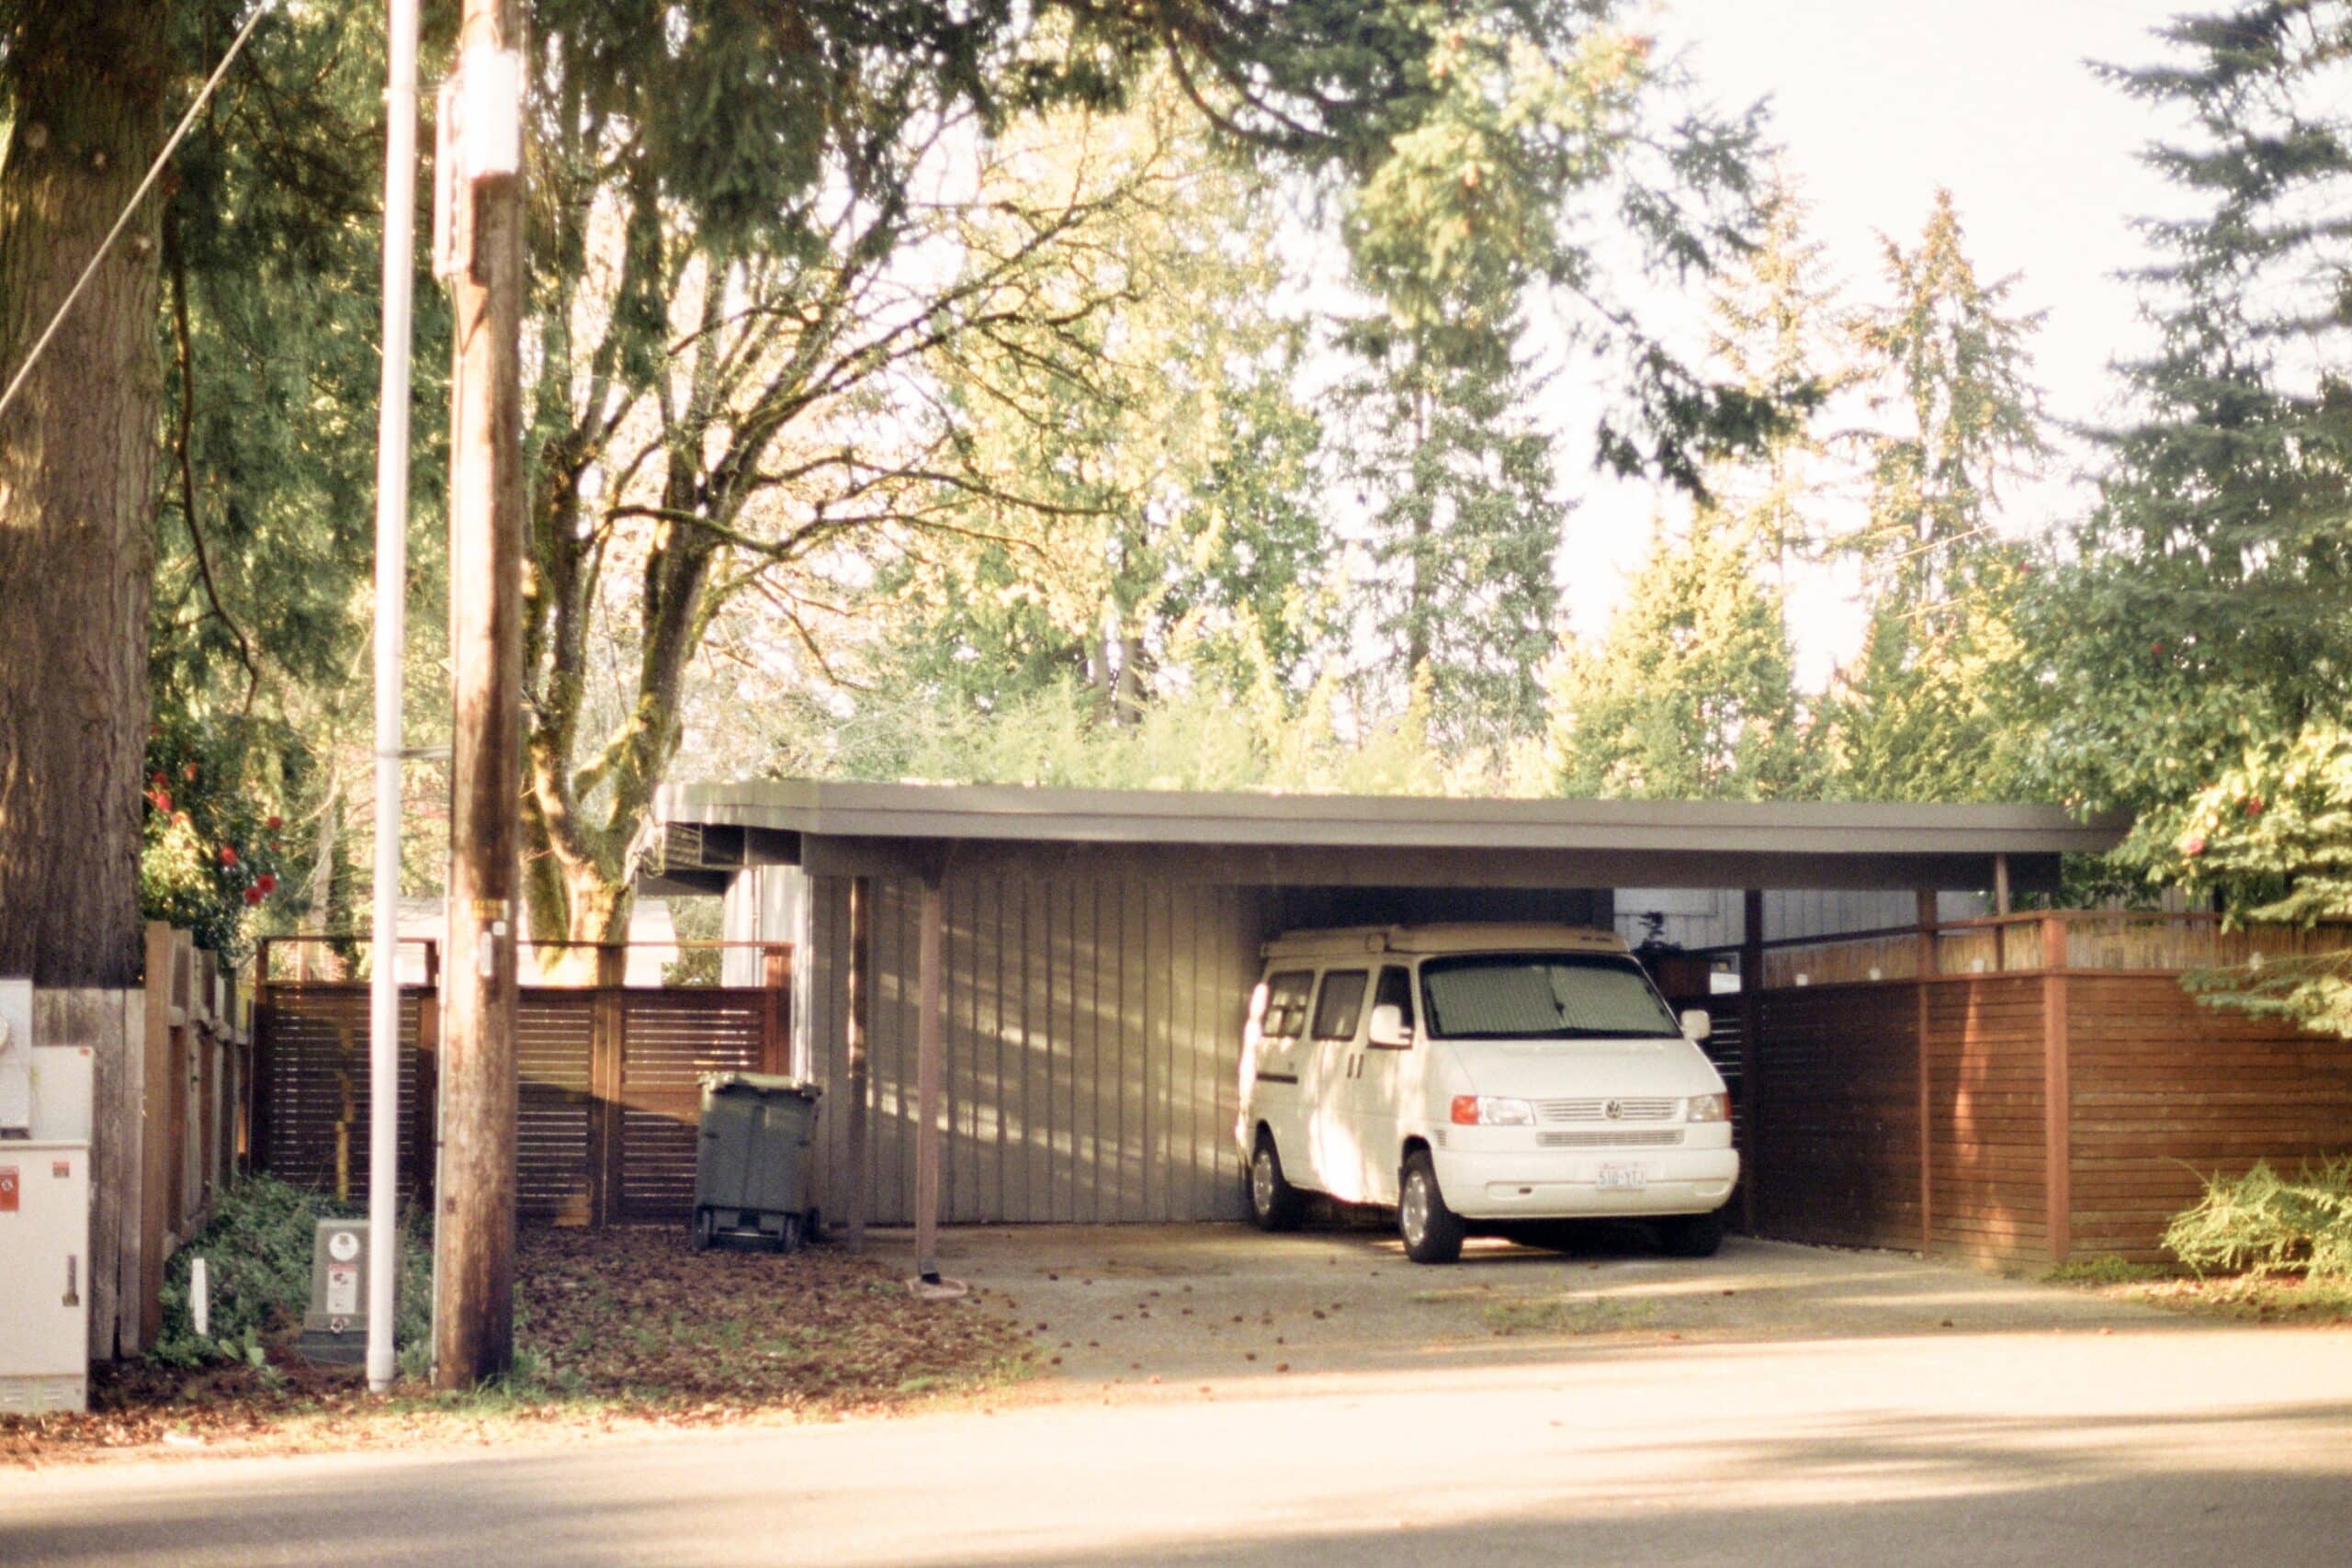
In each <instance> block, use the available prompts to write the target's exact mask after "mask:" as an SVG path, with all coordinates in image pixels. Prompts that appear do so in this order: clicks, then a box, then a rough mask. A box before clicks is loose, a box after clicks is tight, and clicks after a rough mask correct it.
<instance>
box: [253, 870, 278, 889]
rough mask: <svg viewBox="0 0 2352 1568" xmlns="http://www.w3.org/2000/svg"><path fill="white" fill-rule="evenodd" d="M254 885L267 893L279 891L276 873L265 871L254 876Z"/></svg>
mask: <svg viewBox="0 0 2352 1568" xmlns="http://www.w3.org/2000/svg"><path fill="white" fill-rule="evenodd" d="M254 886H255V887H258V888H260V889H261V890H262V891H263V892H265V893H275V892H277V875H276V874H274V873H271V872H266V871H265V872H263V873H262V874H260V875H259V876H256V877H254Z"/></svg>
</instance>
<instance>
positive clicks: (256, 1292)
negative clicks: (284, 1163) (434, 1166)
mask: <svg viewBox="0 0 2352 1568" xmlns="http://www.w3.org/2000/svg"><path fill="white" fill-rule="evenodd" d="M358 1212H359V1211H358V1210H357V1209H356V1207H355V1206H353V1205H350V1204H338V1203H335V1202H334V1201H331V1200H329V1199H327V1198H326V1197H324V1196H323V1195H322V1194H321V1193H319V1192H316V1191H313V1190H311V1189H309V1188H305V1187H295V1186H291V1185H289V1184H288V1183H286V1182H283V1181H279V1180H277V1179H274V1178H272V1177H267V1176H248V1177H243V1178H241V1179H238V1180H236V1181H233V1182H232V1183H230V1184H229V1185H228V1186H227V1187H226V1188H224V1189H222V1190H221V1192H220V1198H219V1200H218V1201H217V1202H216V1204H215V1205H214V1209H213V1214H212V1221H211V1223H210V1224H208V1225H206V1226H205V1227H204V1229H203V1230H201V1231H199V1232H198V1233H197V1235H195V1236H194V1237H193V1238H191V1239H190V1240H189V1241H188V1242H187V1244H186V1245H185V1246H183V1247H181V1248H180V1249H179V1250H178V1251H177V1252H175V1253H174V1254H173V1255H172V1260H171V1262H170V1263H169V1264H168V1265H166V1266H165V1268H164V1289H163V1304H164V1331H163V1333H162V1335H161V1336H160V1337H158V1338H157V1339H156V1341H155V1344H154V1347H153V1348H152V1349H150V1350H149V1351H148V1352H147V1356H148V1359H150V1360H153V1361H159V1362H162V1363H164V1364H165V1365H167V1366H175V1367H193V1366H199V1365H202V1364H203V1363H205V1362H208V1361H244V1362H248V1363H250V1364H252V1365H254V1366H261V1365H264V1364H265V1363H266V1360H267V1359H268V1352H267V1347H268V1345H269V1342H270V1341H271V1340H272V1339H273V1338H275V1337H277V1336H279V1335H280V1334H282V1333H284V1332H285V1331H287V1330H289V1329H292V1328H294V1327H296V1326H298V1325H300V1323H301V1320H302V1314H303V1312H304V1310H305V1309H306V1308H307V1307H308V1306H309V1305H310V1301H311V1242H312V1238H313V1237H314V1236H315V1235H316V1234H317V1231H318V1223H319V1222H320V1221H321V1220H323V1219H333V1218H335V1217H337V1216H340V1215H350V1214H356V1213H358ZM196 1258H204V1259H205V1262H206V1267H207V1270H208V1272H209V1274H210V1275H211V1280H212V1314H211V1328H212V1332H211V1333H210V1334H209V1335H199V1334H198V1333H197V1331H196V1320H195V1317H194V1313H193V1309H192V1308H191V1307H190V1305H189V1301H188V1269H189V1265H190V1263H191V1262H192V1261H193V1260H194V1259H196ZM432 1267H433V1259H432V1251H431V1248H430V1247H429V1246H428V1244H427V1243H426V1242H425V1241H424V1239H423V1237H422V1236H420V1235H419V1234H418V1227H417V1226H416V1225H415V1224H413V1222H412V1221H410V1220H409V1219H407V1218H405V1217H404V1218H403V1219H402V1222H401V1279H402V1280H403V1281H405V1283H406V1284H407V1286H408V1288H407V1289H405V1290H403V1291H401V1292H400V1305H399V1308H398V1310H397V1311H396V1313H395V1314H394V1320H393V1325H392V1331H393V1338H394V1341H395V1343H397V1344H402V1345H408V1344H422V1343H424V1342H425V1341H427V1340H429V1339H430V1337H431V1336H432V1300H431V1295H432V1292H431V1291H430V1289H429V1288H428V1281H429V1280H431V1278H432Z"/></svg>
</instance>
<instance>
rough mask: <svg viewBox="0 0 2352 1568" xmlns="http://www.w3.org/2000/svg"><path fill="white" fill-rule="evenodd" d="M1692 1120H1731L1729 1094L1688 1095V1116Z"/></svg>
mask: <svg viewBox="0 0 2352 1568" xmlns="http://www.w3.org/2000/svg"><path fill="white" fill-rule="evenodd" d="M1690 1119H1691V1121H1693V1122H1728V1121H1730V1120H1731V1096H1729V1095H1727V1094H1694V1095H1692V1096H1691V1118H1690Z"/></svg>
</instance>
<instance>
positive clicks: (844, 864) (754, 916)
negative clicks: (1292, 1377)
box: [645, 780, 2121, 1259]
mask: <svg viewBox="0 0 2352 1568" xmlns="http://www.w3.org/2000/svg"><path fill="white" fill-rule="evenodd" d="M657 812H658V817H659V820H660V824H661V830H660V834H659V837H658V840H657V842H656V844H655V846H654V852H653V854H652V855H651V857H650V861H649V863H648V866H647V870H646V873H645V883H646V886H650V887H654V888H660V889H662V890H665V891H670V892H689V891H693V892H704V893H719V894H724V895H726V896H727V897H728V898H729V916H730V919H729V935H730V936H731V937H737V938H746V939H756V940H760V941H788V942H793V943H794V945H795V950H796V957H795V964H794V970H795V979H794V989H795V995H796V1006H795V1009H794V1052H795V1057H796V1062H797V1066H798V1068H799V1070H800V1071H802V1072H804V1073H806V1074H807V1075H809V1076H810V1077H815V1078H816V1079H818V1080H819V1081H820V1083H822V1084H823V1085H824V1086H825V1087H826V1089H827V1091H828V1093H829V1095H830V1096H831V1100H830V1101H829V1106H828V1114H827V1115H826V1116H825V1117H824V1119H823V1122H822V1126H823V1134H822V1149H821V1175H820V1186H821V1190H822V1192H823V1194H824V1202H825V1206H826V1212H827V1213H828V1215H829V1217H831V1219H832V1220H833V1221H834V1222H836V1223H839V1224H846V1225H848V1226H849V1227H850V1228H851V1229H852V1230H853V1231H855V1230H859V1229H862V1227H863V1225H864V1224H865V1222H867V1221H868V1220H872V1221H875V1222H877V1223H897V1224H914V1225H916V1226H917V1227H918V1229H919V1230H920V1231H921V1232H922V1234H923V1236H924V1238H925V1239H924V1241H923V1243H922V1247H921V1249H920V1250H921V1252H922V1256H923V1257H924V1258H926V1259H928V1258H932V1257H933V1247H932V1246H931V1244H930V1241H929V1236H930V1235H931V1233H932V1231H933V1227H934V1226H935V1225H936V1224H939V1223H940V1222H941V1221H943V1220H944V1221H946V1222H948V1223H951V1224H952V1223H992V1222H1081V1223H1082V1222H1113V1221H1154V1220H1159V1221H1182V1220H1203V1219H1221V1218H1230V1217H1238V1214H1239V1213H1240V1212H1241V1210H1240V1201H1239V1175H1238V1151H1237V1149H1236V1148H1235V1147H1234V1144H1233V1138H1232V1127H1233V1123H1234V1118H1235V1115H1236V1105H1235V1096H1236V1092H1237V1085H1236V1082H1235V1078H1236V1063H1237V1058H1238V1051H1239V1043H1240V1035H1241V1031H1242V1025H1243V1021H1244V1017H1245V1014H1246V1009H1247V1002H1248V994H1249V990H1250V987H1251V985H1252V984H1253V982H1254V981H1255V978H1256V976H1257V971H1258V962H1259V961H1258V949H1259V944H1260V943H1261V942H1263V941H1264V940H1265V939H1266V938H1267V937H1269V936H1271V935H1272V934H1273V933H1274V932H1276V931H1282V930H1284V929H1287V928H1290V927H1295V926H1303V925H1320V924H1375V923H1387V922H1392V921H1399V922H1401V921H1414V920H1426V919H1559V920H1566V921H1575V922H1589V923H1595V924H1601V925H1606V924H1608V923H1609V921H1610V919H1611V913H1612V905H1613V889H1616V888H1619V887H1635V886H1640V887H1703V888H1736V889H1742V890H1745V891H1746V893H1747V908H1748V910H1749V912H1750V916H1751V918H1750V919H1749V921H1748V926H1747V933H1748V942H1749V943H1750V944H1758V943H1760V942H1762V940H1763V932H1762V930H1761V924H1762V922H1761V919H1760V918H1759V917H1760V909H1761V905H1762V896H1763V893H1764V891H1765V890H1767V889H1775V888H1810V889H1855V890H1874V891H1878V892H1882V893H1884V892H1894V893H1897V894H1900V895H1903V896H1905V897H1906V900H1907V897H1910V896H1916V897H1917V899H1918V903H1917V906H1916V907H1917V908H1920V909H1922V910H1932V908H1933V895H1934V893H1935V892H1936V891H1937V890H1939V889H1990V888H1998V889H2000V890H2001V895H2002V897H2003V899H2004V900H2006V897H2007V892H2008V890H2009V889H2011V888H2016V889H2019V890H2029V889H2037V888H2046V887H2049V886H2054V885H2055V882H2056V878H2057V873H2058V867H2059V860H2060V857H2061V856H2062V855H2064V854H2066V853H2070V852H2074V853H2092V852H2100V851H2104V850H2106V849H2108V848H2109V847H2111V846H2112V845H2113V844H2114V843H2115V842H2116V841H2117V840H2118V839H2119V837H2120V832H2121V824H2120V823H2118V822H2115V821H2111V820H2110V821H2100V822H2094V823H2090V824H2085V823H2083V822H2080V821H2077V820H2075V818H2073V817H2071V816H2069V815H2068V814H2067V813H2065V812H2064V811H2063V810H2061V809H2059V808H2057V807H2041V806H1907V805H1905V806H1896V805H1858V804H1827V803H1801V804H1781V803H1766V804H1757V803H1732V802H1636V801H1581V800H1462V799H1422V798H1401V797H1393V796H1380V797H1366V796H1341V795H1241V794H1231V795H1207V794H1190V793H1177V792H1157V791H1092V790H1062V789H1035V788H1023V787H1018V786H1001V785H924V784H862V783H834V782H823V781H802V780H786V781H775V782H763V783H747V784H688V785H684V786H676V787H673V788H671V789H669V790H667V791H665V792H664V793H663V795H662V798H661V801H660V803H659V805H658V807H657ZM1763 970H1764V965H1763V964H1761V963H1760V962H1749V963H1747V964H1745V965H1743V976H1744V979H1743V987H1744V989H1743V994H1742V996H1741V998H1740V1003H1739V1006H1738V1007H1737V1008H1736V1009H1725V1010H1724V1011H1725V1013H1726V1014H1727V1016H1726V1018H1725V1028H1724V1031H1723V1033H1724V1037H1725V1039H1726V1041H1736V1040H1738V1039H1753V1038H1755V1033H1754V1029H1753V1027H1752V1025H1753V1016H1752V1015H1753V1013H1754V1011H1755V1010H1756V1007H1757V1005H1758V991H1757V989H1756V987H1757V984H1758V978H1759V977H1760V976H1761V975H1762V974H1763ZM1729 999H1730V998H1724V1000H1725V1001H1728V1000H1729ZM1743 1024H1744V1025H1747V1027H1745V1028H1743V1027H1742V1025H1743ZM1854 1131H1855V1134H1856V1135H1857V1136H1868V1135H1869V1131H1870V1130H1869V1129H1867V1128H1863V1127H1857V1128H1856V1129H1855V1130H1854Z"/></svg>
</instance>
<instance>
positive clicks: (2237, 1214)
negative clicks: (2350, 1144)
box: [2165, 1156, 2352, 1280]
mask: <svg viewBox="0 0 2352 1568" xmlns="http://www.w3.org/2000/svg"><path fill="white" fill-rule="evenodd" d="M2165 1247H2168V1248H2169V1249H2171V1251H2172V1252H2173V1254H2174V1255H2175V1256H2177V1258H2179V1259H2180V1260H2181V1261H2182V1262H2183V1263H2186V1264H2188V1267H2189V1268H2191V1269H2195V1270H2196V1271H2197V1272H2199V1274H2203V1273H2205V1272H2207V1271H2209V1270H2221V1271H2234V1272H2241V1273H2246V1274H2252V1275H2255V1276H2257V1277H2259V1276H2261V1275H2265V1274H2272V1273H2277V1272H2278V1271H2279V1270H2281V1269H2302V1270H2303V1271H2304V1272H2305V1273H2307V1274H2308V1275H2309V1276H2310V1277H2311V1278H2312V1279H2314V1280H2352V1156H2342V1157H2338V1158H2335V1159H2328V1160H2324V1161H2322V1162H2320V1163H2319V1164H2318V1165H2316V1166H2312V1165H2306V1166H2304V1167H2303V1168H2302V1169H2301V1171H2300V1172H2299V1173H2298V1174H2297V1176H2296V1178H2295V1179H2292V1180H2289V1179H2286V1178H2284V1177H2281V1176H2280V1175H2279V1174H2278V1172H2277V1171H2274V1170H2272V1169H2271V1168H2270V1166H2269V1163H2268V1162H2267V1161H2257V1162H2256V1165H2255V1168H2253V1169H2252V1170H2249V1171H2247V1172H2246V1173H2245V1175H2244V1176H2241V1177H2237V1178H2235V1179H2224V1178H2222V1177H2220V1176H2212V1177H2208V1178H2207V1179H2206V1181H2205V1195H2204V1196H2203V1197H2202V1198H2200V1199H2199V1200H2198V1201H2197V1202H2196V1204H2195V1205H2194V1206H2193V1207H2191V1208H2188V1209H2185V1210H2183V1211H2181V1213H2178V1214H2176V1215H2174V1216H2173V1221H2172V1224H2170V1225H2169V1226H2167V1227H2166V1228H2165Z"/></svg>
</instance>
